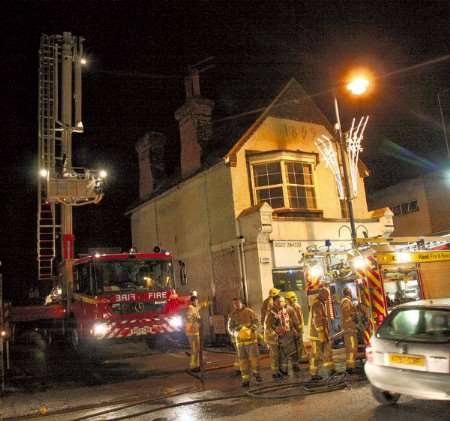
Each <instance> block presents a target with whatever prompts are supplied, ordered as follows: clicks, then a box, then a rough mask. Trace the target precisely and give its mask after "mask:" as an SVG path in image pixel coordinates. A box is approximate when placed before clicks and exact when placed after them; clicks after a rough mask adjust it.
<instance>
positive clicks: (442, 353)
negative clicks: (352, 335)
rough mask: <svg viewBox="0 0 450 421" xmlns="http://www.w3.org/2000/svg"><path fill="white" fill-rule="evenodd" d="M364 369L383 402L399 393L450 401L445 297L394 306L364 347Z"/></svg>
mask: <svg viewBox="0 0 450 421" xmlns="http://www.w3.org/2000/svg"><path fill="white" fill-rule="evenodd" d="M364 370H365V372H366V375H367V378H368V379H369V382H370V383H371V386H372V394H373V396H374V398H375V399H376V400H377V401H378V402H379V403H381V404H383V405H392V404H395V403H396V402H397V401H398V400H399V398H400V396H401V395H408V396H411V397H413V398H417V399H436V400H450V299H433V300H420V301H414V302H410V303H405V304H402V305H400V306H398V307H395V308H394V309H393V310H392V311H391V313H390V314H389V315H388V316H387V317H386V319H385V320H384V321H383V323H382V324H381V325H380V327H379V328H378V329H377V331H376V332H375V333H374V335H373V336H372V338H371V340H370V344H369V345H368V346H367V347H366V363H365V365H364Z"/></svg>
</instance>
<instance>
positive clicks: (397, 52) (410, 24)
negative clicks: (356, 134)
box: [0, 0, 450, 297]
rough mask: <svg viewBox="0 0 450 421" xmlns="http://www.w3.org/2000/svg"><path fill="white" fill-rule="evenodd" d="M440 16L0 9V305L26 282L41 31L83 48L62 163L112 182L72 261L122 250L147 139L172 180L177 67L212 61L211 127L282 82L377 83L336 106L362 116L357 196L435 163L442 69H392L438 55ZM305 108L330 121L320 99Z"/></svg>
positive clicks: (182, 5) (442, 33)
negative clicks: (74, 127)
mask: <svg viewBox="0 0 450 421" xmlns="http://www.w3.org/2000/svg"><path fill="white" fill-rule="evenodd" d="M447 4H448V3H447V2H445V1H442V2H441V1H439V2H432V1H427V2H419V1H417V2H413V1H407V2H401V1H390V2H382V1H373V0H372V1H368V2H364V1H360V2H337V1H334V2H320V1H306V2H301V1H295V2H283V1H281V2H278V1H272V2H264V1H256V2H251V1H222V2H221V1H216V2H214V1H209V2H208V1H201V2H194V1H182V0H181V1H140V2H126V1H110V2H100V1H90V2H83V1H76V2H70V1H55V2H51V1H47V2H43V1H28V2H21V1H17V0H16V1H14V2H8V1H3V2H2V10H1V17H0V22H1V29H2V37H1V41H0V45H1V50H0V51H1V53H2V54H1V57H2V62H1V65H0V69H1V84H2V89H1V96H0V107H1V113H0V119H1V122H2V124H1V128H0V133H1V139H0V142H1V160H2V165H1V169H0V171H1V178H0V183H1V191H2V195H3V200H2V206H1V211H2V215H1V217H2V219H1V221H2V222H1V225H0V230H1V231H0V243H1V255H0V259H1V260H2V262H3V267H2V270H3V273H4V279H5V281H6V283H7V288H6V293H7V295H9V296H14V297H18V296H19V295H20V292H21V291H22V290H26V289H28V285H30V283H31V282H34V281H35V280H36V251H35V249H36V245H35V242H36V209H37V204H36V195H37V192H36V183H35V180H36V174H37V165H36V158H37V157H36V153H37V80H38V60H37V59H38V49H39V38H40V35H41V33H46V34H57V33H58V34H59V33H62V32H63V31H70V32H72V33H73V34H75V35H82V36H84V37H85V38H86V42H85V47H86V50H87V58H88V60H89V65H88V66H87V70H86V72H85V74H84V80H83V83H84V86H83V122H84V126H85V133H84V134H82V135H74V145H75V146H74V161H75V164H76V165H79V166H86V167H93V168H98V167H104V168H106V169H107V170H108V173H109V174H110V177H109V179H108V187H107V192H106V196H105V199H104V200H103V202H102V203H101V205H99V206H90V207H86V208H84V209H80V210H76V211H75V235H76V237H77V243H76V249H77V251H78V252H80V251H81V252H82V251H85V250H86V249H87V247H88V246H89V247H98V246H117V247H123V248H128V247H129V246H130V243H131V235H130V223H129V219H128V218H127V217H126V216H125V215H124V213H125V211H126V209H127V208H129V207H130V205H131V204H132V203H133V202H134V201H136V199H137V197H138V190H137V187H138V171H137V157H136V153H135V150H134V144H135V142H136V140H137V139H138V138H139V137H140V136H142V135H143V134H144V133H145V132H146V131H148V130H159V131H163V132H164V133H165V134H166V135H167V137H168V143H169V144H168V148H167V151H166V157H165V163H166V173H167V175H168V176H170V175H171V174H173V173H174V172H175V171H176V166H177V165H178V159H179V158H178V156H179V143H178V142H179V141H178V132H177V123H176V121H175V119H174V117H173V114H174V111H175V109H176V108H177V107H179V106H180V105H182V104H183V101H184V87H183V77H184V76H185V75H186V72H187V68H188V66H189V65H193V64H195V63H197V62H199V61H200V60H203V59H205V58H207V57H210V56H214V59H213V60H212V61H211V63H212V64H214V65H215V67H214V68H212V69H209V70H207V71H205V72H204V73H202V74H201V87H202V92H203V94H204V95H205V96H207V97H208V98H210V99H213V100H215V101H216V106H217V110H218V112H217V115H216V116H215V118H219V117H223V116H226V115H235V114H239V113H240V112H243V111H250V110H251V109H252V108H251V104H252V101H251V100H252V99H253V98H255V99H258V101H257V102H258V103H261V99H264V100H267V103H269V102H270V99H271V97H272V96H273V95H274V94H275V93H277V91H279V90H280V89H281V88H282V87H283V85H284V84H285V83H286V82H287V81H288V80H289V79H290V78H291V77H295V78H296V79H297V80H298V81H299V82H300V83H301V84H302V85H303V87H304V88H305V90H306V91H307V92H308V93H310V94H315V93H318V92H323V91H327V90H329V88H332V87H334V86H337V85H339V84H341V83H342V82H343V80H344V78H345V76H346V73H347V70H348V69H349V68H352V67H353V66H366V67H369V68H371V69H372V70H373V71H374V74H375V75H376V76H377V79H376V85H375V88H374V91H373V93H372V94H371V95H370V97H368V98H365V99H360V100H358V101H357V102H356V101H355V100H352V101H350V100H349V99H347V98H345V97H342V99H341V103H342V114H343V115H344V127H345V126H346V124H347V123H348V120H349V119H350V117H352V116H353V115H354V114H355V113H369V114H370V116H371V120H370V122H369V127H368V130H367V132H366V138H365V145H364V152H363V155H362V158H363V160H364V161H365V163H366V164H367V166H368V167H369V169H370V171H371V173H372V175H371V177H369V179H367V180H366V184H367V187H368V189H369V192H370V191H371V190H373V189H376V188H380V187H383V186H386V185H389V184H393V183H395V182H397V181H399V180H401V179H404V178H407V177H410V176H415V175H418V174H421V173H423V172H425V171H430V170H432V169H434V168H437V167H438V166H439V165H445V163H446V149H445V144H444V141H443V136H442V126H441V120H440V115H439V108H438V106H437V100H436V95H437V93H438V92H441V97H442V105H443V109H444V113H445V115H446V118H450V116H449V114H450V91H449V90H448V89H449V88H450V80H449V79H450V78H449V73H450V60H441V61H438V62H435V63H434V64H429V65H425V66H422V67H418V68H414V69H412V70H409V71H403V70H404V69H407V68H408V67H410V66H414V65H416V64H419V63H423V62H428V61H432V60H435V59H439V58H442V57H445V56H446V55H448V54H449V53H450V51H449V50H450V48H449V45H450V44H449V41H450V25H449V24H448V7H447ZM398 70H402V71H400V72H397V71H398ZM392 72H394V74H392V75H390V76H389V74H391V73H392ZM445 90H447V91H446V92H444V91H445ZM315 100H316V102H317V103H318V105H319V107H320V108H321V109H322V110H323V111H324V112H325V114H326V115H327V116H328V117H329V118H330V120H332V121H333V113H332V107H331V98H330V96H329V94H323V95H319V96H317V97H315ZM256 116H257V114H256V113H255V117H256ZM403 148H406V149H407V150H405V149H403ZM408 151H410V152H411V153H409V152H408ZM447 162H448V161H447Z"/></svg>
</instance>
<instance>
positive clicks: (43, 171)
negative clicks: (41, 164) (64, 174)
mask: <svg viewBox="0 0 450 421" xmlns="http://www.w3.org/2000/svg"><path fill="white" fill-rule="evenodd" d="M39 174H40V176H41V177H42V178H45V177H47V176H48V170H47V169H45V168H41V169H40V171H39Z"/></svg>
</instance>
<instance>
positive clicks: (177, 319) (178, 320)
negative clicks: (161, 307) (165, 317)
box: [169, 316, 183, 329]
mask: <svg viewBox="0 0 450 421" xmlns="http://www.w3.org/2000/svg"><path fill="white" fill-rule="evenodd" d="M169 325H170V326H171V327H173V328H174V329H179V328H180V327H181V326H183V318H182V317H181V316H172V317H170V318H169Z"/></svg>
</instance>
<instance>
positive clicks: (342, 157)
mask: <svg viewBox="0 0 450 421" xmlns="http://www.w3.org/2000/svg"><path fill="white" fill-rule="evenodd" d="M334 111H335V113H336V128H337V131H338V134H339V141H338V150H339V155H340V161H341V165H342V171H343V174H342V175H343V181H344V183H343V184H344V186H343V187H344V194H345V198H344V200H345V201H346V202H347V212H348V218H349V221H350V230H351V237H352V248H356V246H357V244H356V237H357V235H356V227H355V216H354V214H353V203H352V197H351V194H350V179H349V176H348V168H347V154H346V152H345V149H346V148H345V140H344V134H343V133H342V127H341V118H340V115H339V105H338V101H337V98H336V95H335V96H334Z"/></svg>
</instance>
